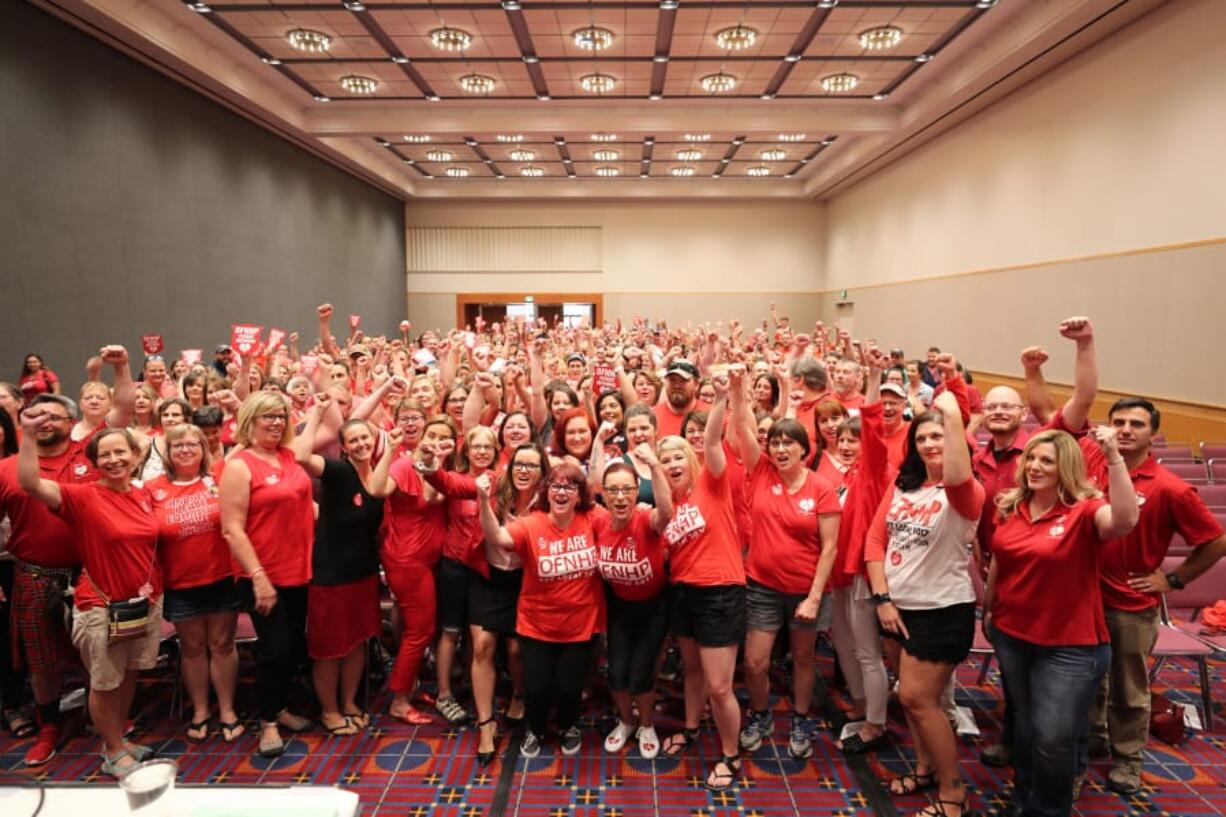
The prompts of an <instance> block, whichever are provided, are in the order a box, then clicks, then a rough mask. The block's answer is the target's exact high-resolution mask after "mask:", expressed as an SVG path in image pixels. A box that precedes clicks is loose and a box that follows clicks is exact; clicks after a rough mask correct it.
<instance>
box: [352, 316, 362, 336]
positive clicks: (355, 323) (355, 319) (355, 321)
mask: <svg viewBox="0 0 1226 817" xmlns="http://www.w3.org/2000/svg"><path fill="white" fill-rule="evenodd" d="M361 325H362V316H361V315H350V316H349V331H350V332H356V331H358V327H359V326H361Z"/></svg>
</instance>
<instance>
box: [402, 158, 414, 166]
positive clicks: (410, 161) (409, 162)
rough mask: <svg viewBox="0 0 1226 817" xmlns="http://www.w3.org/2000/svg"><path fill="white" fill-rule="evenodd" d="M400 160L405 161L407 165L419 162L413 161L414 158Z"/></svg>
mask: <svg viewBox="0 0 1226 817" xmlns="http://www.w3.org/2000/svg"><path fill="white" fill-rule="evenodd" d="M400 161H402V162H404V163H405V164H406V165H415V164H417V162H415V161H413V160H412V159H401V160H400Z"/></svg>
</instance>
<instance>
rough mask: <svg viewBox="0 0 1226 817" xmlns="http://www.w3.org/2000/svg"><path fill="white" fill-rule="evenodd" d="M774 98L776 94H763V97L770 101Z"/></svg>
mask: <svg viewBox="0 0 1226 817" xmlns="http://www.w3.org/2000/svg"><path fill="white" fill-rule="evenodd" d="M774 98H775V95H774V94H762V99H765V100H766V101H768V102H769V101H770V100H772V99H774Z"/></svg>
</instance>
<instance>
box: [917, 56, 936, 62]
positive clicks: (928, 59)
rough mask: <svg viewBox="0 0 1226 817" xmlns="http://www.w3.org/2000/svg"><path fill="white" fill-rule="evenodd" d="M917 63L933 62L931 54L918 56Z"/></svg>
mask: <svg viewBox="0 0 1226 817" xmlns="http://www.w3.org/2000/svg"><path fill="white" fill-rule="evenodd" d="M915 61H916V62H932V55H931V54H918V55H916V57H915Z"/></svg>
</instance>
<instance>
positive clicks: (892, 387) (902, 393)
mask: <svg viewBox="0 0 1226 817" xmlns="http://www.w3.org/2000/svg"><path fill="white" fill-rule="evenodd" d="M881 390H882V391H883V392H884V391H888V392H890V393H891V394H897V395H898V396H899V397H901V398H903V399H904V400H905V399H906V398H907V390H906V389H904V388H903V387H902V386H900V385H898V384H897V383H882V384H881Z"/></svg>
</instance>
